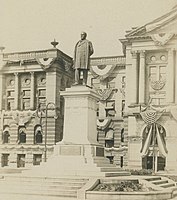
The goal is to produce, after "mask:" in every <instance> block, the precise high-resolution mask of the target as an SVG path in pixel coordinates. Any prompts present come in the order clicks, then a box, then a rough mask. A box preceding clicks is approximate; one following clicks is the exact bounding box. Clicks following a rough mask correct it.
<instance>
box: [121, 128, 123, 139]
mask: <svg viewBox="0 0 177 200" xmlns="http://www.w3.org/2000/svg"><path fill="white" fill-rule="evenodd" d="M121 142H124V128H123V129H122V130H121Z"/></svg>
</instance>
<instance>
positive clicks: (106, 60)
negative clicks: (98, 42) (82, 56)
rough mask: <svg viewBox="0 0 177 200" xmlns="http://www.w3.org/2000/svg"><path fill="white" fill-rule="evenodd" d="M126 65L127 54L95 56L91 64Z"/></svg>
mask: <svg viewBox="0 0 177 200" xmlns="http://www.w3.org/2000/svg"><path fill="white" fill-rule="evenodd" d="M111 64H117V65H125V56H111V57H95V58H91V66H96V65H111Z"/></svg>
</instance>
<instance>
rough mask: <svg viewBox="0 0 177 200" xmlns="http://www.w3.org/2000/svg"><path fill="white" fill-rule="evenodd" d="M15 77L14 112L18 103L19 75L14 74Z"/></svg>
mask: <svg viewBox="0 0 177 200" xmlns="http://www.w3.org/2000/svg"><path fill="white" fill-rule="evenodd" d="M14 75H15V98H14V110H18V103H19V74H18V73H14Z"/></svg>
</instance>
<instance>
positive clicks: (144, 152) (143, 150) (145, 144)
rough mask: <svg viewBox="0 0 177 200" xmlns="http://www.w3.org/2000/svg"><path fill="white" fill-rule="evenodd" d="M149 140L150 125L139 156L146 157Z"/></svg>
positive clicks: (150, 133) (150, 134)
mask: <svg viewBox="0 0 177 200" xmlns="http://www.w3.org/2000/svg"><path fill="white" fill-rule="evenodd" d="M151 138H152V125H151V127H150V129H149V132H148V135H147V138H146V141H145V143H144V146H143V147H142V150H141V155H142V156H146V155H147V153H148V150H149V147H150V143H151Z"/></svg>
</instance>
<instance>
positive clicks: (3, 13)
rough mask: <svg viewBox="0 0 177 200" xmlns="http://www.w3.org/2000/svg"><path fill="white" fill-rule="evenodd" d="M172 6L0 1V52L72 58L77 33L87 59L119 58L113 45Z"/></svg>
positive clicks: (170, 0)
mask: <svg viewBox="0 0 177 200" xmlns="http://www.w3.org/2000/svg"><path fill="white" fill-rule="evenodd" d="M176 4H177V0H0V27H1V28H0V46H5V52H19V51H33V50H43V49H49V48H51V47H52V46H51V44H50V42H51V41H53V40H54V38H55V39H56V40H57V41H58V42H59V45H58V46H57V48H58V49H60V50H61V51H63V52H65V53H66V54H68V55H69V56H71V57H73V52H74V46H75V44H76V42H77V41H78V40H79V39H80V33H81V32H82V31H85V32H87V34H88V36H87V39H88V40H90V41H91V42H92V44H93V47H94V55H93V56H95V57H96V56H115V55H122V46H121V43H120V41H119V39H121V38H124V35H125V31H126V30H129V29H131V27H137V26H141V25H144V24H146V23H148V22H150V21H152V20H153V19H155V18H157V17H159V16H161V15H163V14H165V13H166V12H168V11H170V10H171V9H172V7H174V6H175V5H176Z"/></svg>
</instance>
